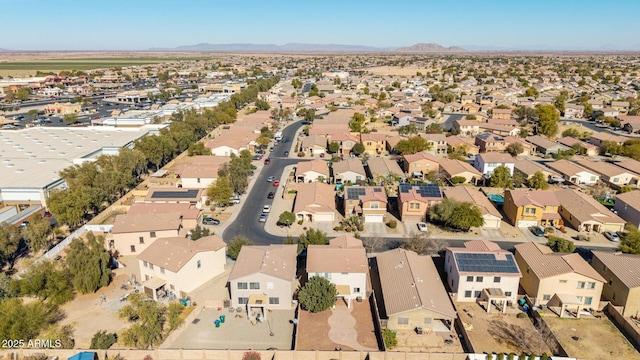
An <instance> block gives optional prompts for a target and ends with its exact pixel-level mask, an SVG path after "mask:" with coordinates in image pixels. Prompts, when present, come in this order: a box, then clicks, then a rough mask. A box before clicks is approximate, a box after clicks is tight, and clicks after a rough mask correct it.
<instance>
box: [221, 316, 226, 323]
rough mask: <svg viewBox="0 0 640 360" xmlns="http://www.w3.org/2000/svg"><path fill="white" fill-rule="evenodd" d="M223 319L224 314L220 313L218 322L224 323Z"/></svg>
mask: <svg viewBox="0 0 640 360" xmlns="http://www.w3.org/2000/svg"><path fill="white" fill-rule="evenodd" d="M224 319H225V316H224V315H220V322H221V323H223V324H224Z"/></svg>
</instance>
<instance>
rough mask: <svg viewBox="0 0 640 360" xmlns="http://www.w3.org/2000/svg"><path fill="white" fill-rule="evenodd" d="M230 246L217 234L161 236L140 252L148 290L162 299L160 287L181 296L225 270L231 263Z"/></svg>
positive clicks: (141, 275)
mask: <svg viewBox="0 0 640 360" xmlns="http://www.w3.org/2000/svg"><path fill="white" fill-rule="evenodd" d="M226 249H227V246H226V244H225V242H224V240H222V238H221V237H219V236H217V235H211V236H205V237H202V238H200V239H198V240H195V241H194V240H191V239H187V238H184V237H168V238H160V239H158V240H156V241H154V242H153V243H151V244H150V245H149V246H148V247H147V248H146V249H145V250H144V251H143V252H141V253H140V255H138V257H137V258H138V268H139V269H140V277H141V280H142V281H144V282H143V284H142V285H143V287H144V291H145V293H146V294H147V295H151V298H153V299H154V300H158V294H159V290H162V291H164V293H165V294H166V293H167V292H172V293H174V294H176V295H177V296H179V297H180V298H186V297H187V295H188V294H189V293H191V292H192V291H193V290H195V289H197V288H198V287H200V286H202V285H203V284H204V283H206V282H207V281H209V280H211V279H213V278H214V277H216V276H218V275H220V274H222V273H223V272H224V270H225V265H226V263H227V255H226Z"/></svg>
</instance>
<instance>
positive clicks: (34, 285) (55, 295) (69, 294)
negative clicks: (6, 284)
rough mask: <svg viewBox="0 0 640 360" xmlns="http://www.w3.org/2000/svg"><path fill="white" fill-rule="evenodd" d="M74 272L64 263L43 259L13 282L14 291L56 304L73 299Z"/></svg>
mask: <svg viewBox="0 0 640 360" xmlns="http://www.w3.org/2000/svg"><path fill="white" fill-rule="evenodd" d="M72 277H73V276H72V274H71V273H70V272H69V269H68V268H66V267H65V266H63V265H62V264H54V263H53V262H51V261H43V262H40V263H38V264H36V265H32V266H31V268H30V269H29V271H28V272H27V273H26V274H24V275H23V276H22V277H21V278H20V280H15V281H14V282H12V283H11V288H12V291H14V292H17V293H19V295H21V296H35V297H37V298H39V299H41V300H47V302H48V303H50V304H54V305H60V304H64V303H66V302H67V301H69V300H71V299H73V284H72V283H71V279H72Z"/></svg>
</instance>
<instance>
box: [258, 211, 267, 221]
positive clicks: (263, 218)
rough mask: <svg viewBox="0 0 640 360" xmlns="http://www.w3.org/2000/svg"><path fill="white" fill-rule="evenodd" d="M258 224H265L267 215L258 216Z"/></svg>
mask: <svg viewBox="0 0 640 360" xmlns="http://www.w3.org/2000/svg"><path fill="white" fill-rule="evenodd" d="M258 221H259V222H266V221H267V214H264V213H262V214H260V217H259V218H258Z"/></svg>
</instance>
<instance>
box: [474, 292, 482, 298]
mask: <svg viewBox="0 0 640 360" xmlns="http://www.w3.org/2000/svg"><path fill="white" fill-rule="evenodd" d="M481 293H482V291H480V290H476V291H475V292H474V293H473V296H474V297H476V298H479V297H480V294H481Z"/></svg>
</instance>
